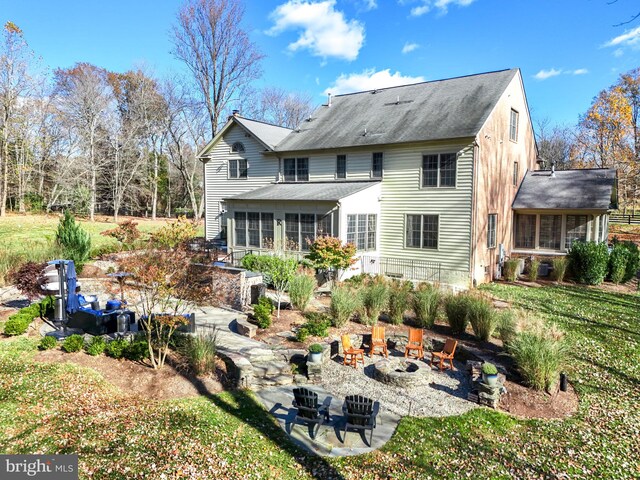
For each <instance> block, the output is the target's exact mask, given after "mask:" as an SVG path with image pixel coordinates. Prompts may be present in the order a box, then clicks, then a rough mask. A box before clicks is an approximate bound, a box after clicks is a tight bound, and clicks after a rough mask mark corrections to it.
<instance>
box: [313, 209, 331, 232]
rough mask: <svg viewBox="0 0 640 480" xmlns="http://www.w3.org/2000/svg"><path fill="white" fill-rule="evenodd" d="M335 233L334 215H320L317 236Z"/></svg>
mask: <svg viewBox="0 0 640 480" xmlns="http://www.w3.org/2000/svg"><path fill="white" fill-rule="evenodd" d="M332 234H333V216H332V215H331V214H330V213H329V214H327V215H325V216H324V217H320V216H318V224H317V226H316V237H326V236H331V235H332Z"/></svg>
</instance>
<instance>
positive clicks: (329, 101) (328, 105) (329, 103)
mask: <svg viewBox="0 0 640 480" xmlns="http://www.w3.org/2000/svg"><path fill="white" fill-rule="evenodd" d="M327 95H328V96H329V100H328V101H327V107H330V106H331V94H330V93H328V94H327Z"/></svg>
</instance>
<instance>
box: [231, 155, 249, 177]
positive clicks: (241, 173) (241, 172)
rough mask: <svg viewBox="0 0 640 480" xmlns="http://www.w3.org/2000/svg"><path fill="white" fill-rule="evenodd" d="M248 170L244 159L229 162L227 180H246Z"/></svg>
mask: <svg viewBox="0 0 640 480" xmlns="http://www.w3.org/2000/svg"><path fill="white" fill-rule="evenodd" d="M248 170H249V169H248V165H247V160H246V159H245V158H238V159H234V160H229V178H247V173H248Z"/></svg>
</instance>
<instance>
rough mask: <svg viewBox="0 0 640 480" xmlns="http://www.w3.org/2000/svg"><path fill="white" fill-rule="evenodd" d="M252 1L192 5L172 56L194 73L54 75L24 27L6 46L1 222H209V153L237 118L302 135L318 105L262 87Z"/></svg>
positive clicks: (1, 48) (14, 30)
mask: <svg viewBox="0 0 640 480" xmlns="http://www.w3.org/2000/svg"><path fill="white" fill-rule="evenodd" d="M243 17H244V9H243V4H242V3H241V2H240V0H188V1H187V2H186V3H184V4H183V5H182V7H181V9H180V11H179V13H178V15H177V18H176V19H175V23H174V25H173V30H172V32H171V40H172V44H173V50H172V53H173V55H174V56H175V58H177V59H178V60H180V62H181V63H182V64H183V65H184V66H185V73H183V74H180V73H175V74H172V75H171V76H170V77H168V78H164V79H161V78H158V77H157V76H156V75H155V74H154V72H152V71H151V70H150V69H149V68H146V67H144V66H143V67H138V68H132V69H131V70H129V71H126V72H112V71H109V70H107V69H105V68H102V67H100V66H97V65H92V64H90V63H84V62H78V63H76V64H75V65H73V66H70V67H66V68H57V69H55V70H53V71H52V72H49V71H47V70H46V69H45V68H43V67H42V65H41V62H40V61H39V60H38V58H37V56H36V53H35V52H33V50H32V49H31V48H30V47H29V44H28V42H27V39H26V38H25V35H24V33H23V32H22V30H21V29H20V28H19V27H18V26H17V25H16V24H14V23H12V22H7V23H6V24H5V25H4V29H3V31H2V39H1V40H2V41H1V43H0V217H1V216H4V215H6V213H7V210H8V209H9V210H13V211H17V212H25V211H28V210H39V211H51V210H56V209H70V210H72V211H74V212H75V213H77V214H81V215H86V216H88V217H89V218H90V219H91V220H93V219H94V218H95V215H96V214H99V213H100V214H108V215H113V216H114V218H115V219H116V221H117V219H118V216H119V215H122V214H127V215H137V216H149V217H152V218H155V217H156V216H172V215H175V214H180V213H182V214H184V213H187V214H189V215H190V216H194V217H196V218H199V217H201V216H202V214H203V209H204V198H203V195H204V193H203V188H202V166H201V164H200V163H199V161H198V159H197V158H196V156H197V152H198V150H199V149H200V148H202V147H203V146H204V145H205V144H206V143H207V142H208V141H209V140H210V139H211V138H212V136H214V135H215V134H216V132H217V131H218V129H219V128H220V127H221V125H223V124H224V123H225V121H226V120H227V118H228V115H229V114H230V113H231V111H232V110H233V109H238V108H240V109H241V113H242V115H243V116H247V117H250V118H254V119H257V120H263V121H266V122H269V123H274V124H277V125H281V126H286V127H289V128H293V127H295V126H297V124H298V123H300V122H301V121H302V120H303V119H304V118H306V117H307V116H308V115H309V114H310V112H311V111H312V109H313V105H312V100H311V96H310V95H308V94H305V93H296V92H287V91H284V90H282V89H280V88H276V87H266V88H262V89H259V88H256V87H255V86H254V84H255V83H256V81H258V80H259V79H260V78H261V73H262V71H261V67H260V65H261V62H262V60H263V58H264V55H263V54H262V53H261V52H260V51H259V49H258V47H257V46H256V45H255V44H254V43H253V42H251V40H250V39H249V35H248V34H247V32H246V31H245V30H244V28H243Z"/></svg>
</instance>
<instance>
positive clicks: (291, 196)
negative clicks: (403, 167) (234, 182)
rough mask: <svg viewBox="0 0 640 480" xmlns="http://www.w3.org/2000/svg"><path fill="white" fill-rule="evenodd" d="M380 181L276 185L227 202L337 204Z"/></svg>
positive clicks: (229, 198) (235, 196) (258, 189)
mask: <svg viewBox="0 0 640 480" xmlns="http://www.w3.org/2000/svg"><path fill="white" fill-rule="evenodd" d="M376 183H379V181H361V182H326V183H325V182H310V183H274V184H271V185H267V186H266V187H262V188H257V189H256V190H251V191H250V192H245V193H240V194H238V195H234V196H233V197H228V198H226V199H225V200H292V201H310V202H322V201H325V202H337V201H338V200H340V199H341V198H345V197H348V196H349V195H353V194H354V193H357V192H359V191H361V190H364V189H366V188H369V187H371V186H373V185H375V184H376Z"/></svg>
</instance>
